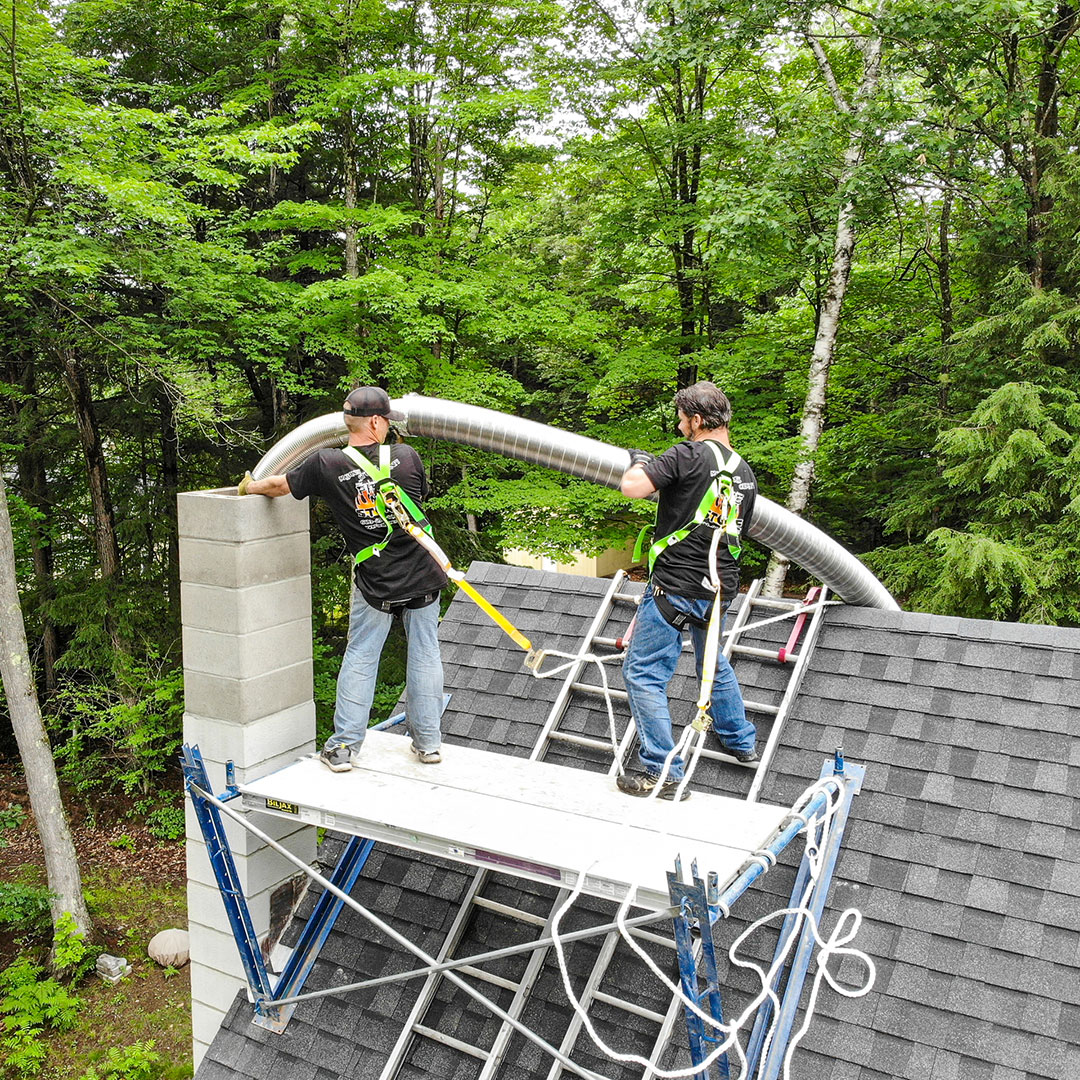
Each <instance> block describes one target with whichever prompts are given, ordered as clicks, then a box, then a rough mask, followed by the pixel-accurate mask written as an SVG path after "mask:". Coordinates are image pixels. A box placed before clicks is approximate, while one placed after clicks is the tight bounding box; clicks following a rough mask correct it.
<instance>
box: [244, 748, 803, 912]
mask: <svg viewBox="0 0 1080 1080" xmlns="http://www.w3.org/2000/svg"><path fill="white" fill-rule="evenodd" d="M442 755H443V760H442V764H441V765H422V764H420V762H418V761H417V759H416V757H415V755H414V754H412V753H411V751H410V749H409V739H408V738H407V737H404V738H403V737H402V736H401V735H397V734H393V733H390V732H386V731H369V732H368V733H367V737H366V739H365V740H364V746H363V750H362V751H361V754H360V757H359V760H360V761H361V763H362V764H361V766H360V768H353V769H352V770H350V771H349V772H343V773H333V772H331V771H330V770H329V769H327V768H326V766H325V765H322V764H320V763H319V761H318V759H317V758H316V757H309V758H303V759H301V760H300V761H298V762H296V763H295V764H292V765H289V766H287V767H286V768H284V769H280V770H278V771H277V772H274V773H270V774H269V775H268V776H264V777H262V778H261V779H259V780H256V781H254V782H253V783H250V784H242V785H240V791H241V794H242V801H243V805H244V807H245V808H246V809H247V810H255V811H260V812H262V813H268V814H274V815H276V816H280V817H287V818H292V819H293V820H297V819H299V820H300V821H305V822H309V823H311V824H313V825H320V826H324V827H325V828H328V829H335V830H337V831H339V832H344V833H351V834H353V835H356V836H363V837H367V838H369V839H372V840H378V841H385V842H387V843H390V844H393V845H395V846H397V847H400V848H407V849H408V850H411V851H421V852H425V853H427V854H431V855H438V856H442V857H444V858H449V859H453V860H455V861H457V862H462V863H467V864H469V865H471V866H484V867H488V868H494V869H498V870H502V871H504V872H505V873H508V874H512V875H515V876H517V877H524V878H530V879H531V880H534V881H547V882H552V883H556V884H561V885H566V886H573V885H575V884H576V883H577V878H578V874H579V873H580V872H582V870H584V872H585V875H586V876H585V887H584V891H585V892H587V893H590V894H591V895H593V896H600V897H604V898H606V899H614V900H621V899H623V898H624V897H625V896H626V894H627V890H628V889H629V888H631V887H632V888H634V890H635V897H634V902H635V903H636V904H637V905H638V906H640V907H644V908H647V909H650V910H654V911H659V910H662V909H664V908H666V907H668V906H669V900H668V886H667V871H669V870H672V869H673V868H674V864H675V859H676V856H681V858H682V863H683V868H684V871H685V873H686V874H687V875H689V872H690V866H691V863H692V862H693V861H694V860H695V859H696V860H697V864H698V872H699V874H700V875H701V877H702V879H703V880H705V879H706V878H707V875H708V873H709V872H710V871H713V870H715V871H716V873H717V875H718V876H719V880H720V885H721V888H723V887H724V886H726V885H727V884H728V883H729V882H730V881H731V880H732V879H733V878H734V877H735V875H736V874H737V873H738V871H739V868H740V867H741V866H742V865H743V863H744V862H745V861H746V857H747V856H748V855H749V854H750V853H751V852H753V851H756V850H758V849H759V848H761V847H762V846H763V845H764V843H765V841H766V840H768V839H769V837H770V836H771V835H772V833H773V832H774V831H775V830H776V828H777V826H778V825H779V824H780V823H781V822H782V821H783V820H784V818H786V817H787V816H788V813H789V811H788V810H787V809H785V808H784V807H781V806H768V805H763V804H761V803H747V802H744V801H743V800H742V799H730V798H725V797H723V796H719V795H706V794H703V793H702V792H700V791H695V792H694V793H693V794H692V795H691V797H690V798H689V799H687V800H686V801H684V802H680V803H672V802H662V801H660V800H656V799H651V800H645V799H636V798H633V797H631V796H629V795H624V794H623V793H622V792H620V791H618V790H617V789H616V787H615V781H614V780H613V779H612V778H611V777H608V776H605V775H604V774H602V773H592V772H586V771H585V770H583V769H575V768H568V767H565V766H561V765H551V764H548V763H546V762H538V761H528V760H526V759H524V758H515V757H510V756H508V755H506V754H498V753H493V752H491V751H486V750H474V749H471V748H469V747H464V746H455V745H450V744H446V743H444V744H443V748H442ZM691 783H692V782H691Z"/></svg>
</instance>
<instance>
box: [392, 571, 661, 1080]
mask: <svg viewBox="0 0 1080 1080" xmlns="http://www.w3.org/2000/svg"><path fill="white" fill-rule="evenodd" d="M625 579H626V573H625V571H622V570H620V571H619V572H618V573H616V574H615V576H614V577H613V578H612V581H611V585H610V586H609V588H608V589H607V591H606V592H605V594H604V597H603V599H602V600H601V602H600V608H599V610H598V611H597V613H596V615H595V617H594V618H593V620H592V622H591V623H590V624H589V627H588V629H587V630H586V631H585V636H584V640H583V642H582V647H581V648H580V649H579V650H578V651H579V652H580V653H585V652H589V651H591V650H592V648H593V646H595V645H601V646H608V647H615V648H617V647H618V645H617V643H616V641H614V640H609V639H606V638H602V637H600V636H599V634H600V631H601V630H602V629H603V628H604V625H605V624H606V623H607V621H608V619H609V618H610V616H611V612H612V611H613V610H614V607H615V604H616V603H617V602H625V603H631V604H636V603H637V602H638V597H636V596H632V595H630V594H628V593H623V592H620V591H619V590H620V586H621V585H622V583H623V582H624V580H625ZM586 664H587V662H586V661H584V660H579V661H577V662H576V663H574V664H572V665H571V666H570V667H569V668H568V670H567V674H566V677H565V679H564V681H563V684H562V686H561V687H560V688H559V692H558V694H557V695H556V697H555V701H554V702H553V704H552V706H551V709H550V710H549V712H548V716H547V719H546V720H545V721H544V725H543V727H542V728H541V729H540V733H539V735H538V736H537V740H536V744H535V745H534V746H533V749H532V752H531V753H530V755H529V760H530V761H542V760H543V759H544V756H545V755H546V753H547V751H548V749H549V748H550V747H551V744H552V743H553V742H564V743H573V744H574V745H577V746H586V747H591V748H594V749H597V750H602V751H604V752H605V753H610V752H611V745H610V744H609V743H608V742H607V741H605V740H602V739H593V738H589V737H586V736H582V735H575V734H572V733H570V732H562V731H560V730H559V724H560V723H561V722H562V720H563V718H564V717H565V715H566V710H567V707H568V705H569V703H570V699H571V697H572V695H573V694H574V693H575V692H577V693H590V692H592V693H602V688H601V687H599V686H592V685H590V684H589V683H582V682H581V681H580V680H581V676H582V672H583V670H584V668H585V667H586ZM620 694H621V695H622V699H623V700H625V698H626V695H625V693H623V692H621V691H615V692H614V693H613V695H612V696H613V698H616V699H617V698H618V696H619V695H620ZM491 876H492V872H491V871H489V870H483V869H482V870H477V871H476V873H475V875H474V876H473V879H472V882H471V883H470V885H469V888H468V890H467V891H466V894H465V897H464V899H463V900H462V902H461V907H460V908H459V909H458V913H457V915H456V917H455V919H454V922H453V925H452V926H451V927H450V930H449V932H448V933H447V935H446V939H445V940H444V942H443V945H442V949H441V950H440V952H439V955H438V961H439V963H443V962H444V961H446V960H449V959H451V958H452V957H453V955H454V952H455V950H456V949H457V948H458V946H459V945H460V944H461V942H462V940H463V939H464V937H465V934H466V931H467V929H468V926H469V922H470V920H471V919H472V917H473V915H474V914H475V913H476V912H477V910H479V909H487V910H488V911H491V912H493V913H494V914H497V915H501V916H503V917H505V918H509V919H514V920H516V921H518V922H521V923H526V924H528V925H531V926H535V927H537V928H539V929H540V933H539V935H538V936H539V937H541V938H546V937H549V936H550V929H551V921H552V919H553V918H554V915H555V913H556V912H557V911H558V909H559V908H560V907H561V906H562V904H563V902H564V901H565V899H566V897H567V895H568V892H567V890H565V889H562V890H560V891H559V892H558V894H557V896H556V897H555V900H554V902H553V903H552V905H551V907H550V910H549V911H548V914H547V915H546V916H539V915H534V914H532V913H530V912H526V911H522V910H520V909H518V908H513V907H510V906H508V905H505V904H501V903H498V902H496V901H494V900H490V899H488V898H486V897H485V896H484V895H483V890H484V887H485V886H486V885H488V884H489V882H490V880H491ZM639 933H644V931H639ZM654 936H655V935H654ZM617 940H618V934H616V933H609V934H608V935H607V938H606V940H605V943H604V945H603V947H602V950H601V955H603V952H604V950H607V949H609V948H610V949H611V950H612V951H613V950H614V948H615V945H616V943H617ZM609 943H610V944H609ZM549 948H550V946H544V947H540V948H537V949H534V950H533V951H532V952H531V953H530V957H529V962H528V964H527V966H526V968H525V971H524V973H523V975H522V977H521V980H520V981H519V982H514V981H512V980H509V979H504V978H502V977H500V976H497V975H493V974H491V973H490V972H486V971H484V970H482V969H481V968H479V967H473V966H471V965H469V966H463V967H460V968H458V969H457V971H458V973H459V974H460V975H468V976H470V977H471V978H474V979H479V980H481V981H484V982H487V983H489V984H491V985H493V986H495V987H498V988H500V989H502V990H510V991H513V993H514V998H513V1001H512V1002H511V1004H510V1005H509V1006H508V1007H507V1009H506V1011H507V1012H508V1013H509V1014H510V1015H511V1016H513V1017H514V1019H519V1018H520V1015H521V1012H522V1011H523V1010H524V1008H525V1004H526V1002H527V1001H528V997H529V994H530V992H531V991H532V988H533V986H534V985H535V984H536V980H537V979H538V978H539V976H540V972H541V970H542V969H543V966H544V962H545V960H546V959H547V955H548V950H549ZM606 966H607V964H606V962H605V964H604V968H606ZM602 974H603V969H600V970H599V974H598V975H597V982H599V978H600V977H602ZM442 979H443V976H442V973H441V972H438V971H434V972H432V973H431V974H429V975H428V976H427V978H426V979H425V980H424V985H423V988H422V989H421V991H420V995H419V996H418V997H417V999H416V1002H415V1004H414V1005H413V1008H412V1011H411V1012H410V1014H409V1018H408V1020H406V1022H405V1025H404V1027H403V1028H402V1031H401V1034H400V1035H399V1036H398V1040H397V1042H396V1043H395V1045H394V1049H393V1050H392V1051H391V1053H390V1057H389V1058H388V1059H387V1062H386V1065H385V1066H384V1068H383V1071H382V1073H381V1074H380V1077H379V1080H395V1078H396V1077H397V1076H398V1075H399V1074H400V1072H401V1069H402V1066H403V1065H404V1064H405V1061H406V1058H407V1056H408V1054H409V1050H410V1047H411V1046H412V1044H413V1042H414V1040H415V1038H416V1036H418V1035H419V1036H423V1037H425V1038H428V1039H432V1040H434V1041H436V1042H440V1043H442V1044H444V1045H446V1046H452V1047H454V1048H455V1049H457V1050H460V1051H461V1052H462V1053H465V1054H468V1055H470V1056H471V1057H474V1058H477V1059H479V1060H481V1061H483V1062H484V1065H483V1067H482V1069H481V1071H480V1073H479V1074H478V1076H477V1077H476V1080H491V1078H492V1077H494V1075H495V1073H496V1070H497V1069H498V1067H499V1064H500V1062H501V1061H502V1058H503V1055H504V1054H505V1053H506V1048H507V1045H508V1044H509V1041H510V1037H511V1035H512V1034H513V1030H512V1029H511V1027H510V1025H509V1024H507V1023H505V1022H504V1023H503V1024H502V1025H501V1026H500V1028H499V1031H498V1033H497V1034H496V1036H495V1039H494V1040H493V1042H492V1045H491V1046H490V1047H488V1048H487V1049H485V1048H483V1047H479V1046H473V1045H470V1044H468V1043H465V1042H463V1041H462V1040H460V1039H457V1038H455V1037H454V1036H452V1035H448V1034H446V1033H445V1032H442V1031H439V1030H437V1029H436V1028H434V1027H431V1026H429V1025H428V1024H425V1023H424V1018H425V1017H426V1015H427V1013H428V1010H429V1009H430V1007H431V1005H432V1003H433V1002H434V1001H435V998H436V995H437V993H438V990H439V986H440V984H441V982H442ZM605 997H606V995H605ZM657 1019H658V1020H662V1019H663V1018H662V1017H658V1018H657ZM575 1037H576V1033H575ZM556 1064H558V1063H556ZM559 1068H560V1071H561V1066H559Z"/></svg>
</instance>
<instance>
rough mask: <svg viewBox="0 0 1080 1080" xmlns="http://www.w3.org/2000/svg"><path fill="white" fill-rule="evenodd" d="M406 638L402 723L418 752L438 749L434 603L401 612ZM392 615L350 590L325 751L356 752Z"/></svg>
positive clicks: (439, 684) (439, 671)
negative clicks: (339, 748)
mask: <svg viewBox="0 0 1080 1080" xmlns="http://www.w3.org/2000/svg"><path fill="white" fill-rule="evenodd" d="M401 617H402V620H403V621H404V623H405V636H406V637H407V638H408V643H409V644H408V650H409V652H408V661H407V666H406V672H405V724H406V726H407V727H408V730H409V734H410V735H411V736H412V740H413V742H414V743H415V744H416V748H417V749H418V750H438V749H439V746H440V745H441V744H442V733H441V732H440V730H439V721H440V719H441V718H442V709H443V668H442V657H441V656H440V655H439V603H438V601H437V600H436V601H435V602H434V603H431V604H428V605H427V607H422V608H413V609H409V608H405V609H404V610H403V611H402V615H401ZM393 621H394V616H393V615H391V614H389V612H386V611H380V610H379V609H378V608H373V607H372V606H371V605H370V604H369V603H368V602H367V601H366V600H365V599H364V597H363V594H362V593H361V592H360V590H359V589H354V590H353V598H352V609H351V610H350V612H349V642H348V644H347V645H346V646H345V655H344V657H343V658H342V661H341V673H340V674H339V675H338V681H337V702H336V706H335V708H334V734H333V735H331V736H330V738H329V739H327V740H326V745H327V746H328V747H333V746H340V745H342V744H344V745H346V746H349V747H351V748H352V749H353V750H359V749H360V745H361V743H363V741H364V736H365V735H366V734H367V726H368V721H369V720H370V718H371V703H372V701H373V700H374V698H375V680H376V678H377V677H378V674H379V657H380V656H381V655H382V648H383V644H384V643H385V641H386V635H387V634H388V633H389V632H390V624H391V623H392V622H393Z"/></svg>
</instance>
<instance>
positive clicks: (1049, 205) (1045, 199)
mask: <svg viewBox="0 0 1080 1080" xmlns="http://www.w3.org/2000/svg"><path fill="white" fill-rule="evenodd" d="M1075 31H1076V10H1075V9H1074V7H1073V5H1072V4H1071V3H1068V2H1066V0H1062V2H1061V3H1059V4H1058V6H1057V20H1056V22H1055V23H1054V24H1053V26H1051V27H1050V29H1049V30H1048V31H1047V33H1046V36H1045V38H1044V39H1043V57H1042V62H1041V64H1040V66H1039V81H1038V95H1037V98H1036V103H1035V129H1034V131H1033V133H1032V138H1031V147H1030V152H1029V155H1028V159H1029V160H1028V167H1027V169H1026V170H1025V175H1024V181H1025V186H1026V187H1027V194H1028V210H1027V242H1028V251H1029V257H1028V265H1029V273H1030V275H1031V284H1032V285H1033V286H1034V287H1035V288H1036V289H1049V288H1052V287H1053V285H1054V283H1055V278H1056V270H1057V267H1056V265H1055V261H1054V259H1053V258H1052V256H1051V253H1050V252H1049V251H1048V250H1047V247H1046V239H1047V231H1048V227H1049V224H1050V217H1051V215H1052V214H1053V211H1054V198H1053V196H1052V195H1051V194H1050V192H1049V191H1048V190H1047V188H1048V186H1049V185H1048V184H1047V183H1046V174H1047V173H1048V172H1049V171H1050V169H1051V167H1052V165H1053V157H1054V155H1055V153H1056V152H1057V151H1056V150H1055V149H1054V142H1055V140H1056V139H1057V138H1058V136H1059V134H1060V129H1059V124H1058V101H1059V99H1060V96H1061V74H1060V67H1061V56H1062V50H1063V49H1064V47H1065V44H1066V42H1068V40H1069V38H1071V37H1072V35H1073V34H1074V33H1075Z"/></svg>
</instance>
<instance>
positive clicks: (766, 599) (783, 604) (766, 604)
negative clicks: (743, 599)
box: [750, 596, 803, 611]
mask: <svg viewBox="0 0 1080 1080" xmlns="http://www.w3.org/2000/svg"><path fill="white" fill-rule="evenodd" d="M750 606H751V607H763V608H772V610H773V611H795V610H796V608H801V607H802V606H803V602H802V601H801V600H777V599H776V598H775V597H771V596H755V597H754V599H753V600H751V601H750Z"/></svg>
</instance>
